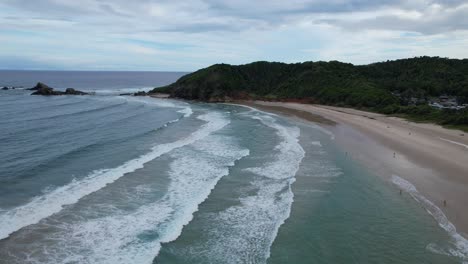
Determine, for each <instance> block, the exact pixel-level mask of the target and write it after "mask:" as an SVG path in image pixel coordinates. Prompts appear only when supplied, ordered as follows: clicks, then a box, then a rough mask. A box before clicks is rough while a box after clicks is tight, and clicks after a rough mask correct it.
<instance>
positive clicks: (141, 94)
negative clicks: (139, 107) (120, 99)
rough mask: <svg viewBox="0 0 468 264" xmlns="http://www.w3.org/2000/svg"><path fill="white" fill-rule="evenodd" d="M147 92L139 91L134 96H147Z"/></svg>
mask: <svg viewBox="0 0 468 264" xmlns="http://www.w3.org/2000/svg"><path fill="white" fill-rule="evenodd" d="M145 95H146V92H145V91H139V92H136V93H134V94H133V96H145Z"/></svg>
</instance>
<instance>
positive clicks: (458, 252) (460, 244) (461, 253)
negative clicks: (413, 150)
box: [391, 175, 468, 261]
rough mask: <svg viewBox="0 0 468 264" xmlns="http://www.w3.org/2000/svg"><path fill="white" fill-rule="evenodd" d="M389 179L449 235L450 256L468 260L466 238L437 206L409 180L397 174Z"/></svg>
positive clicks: (467, 242)
mask: <svg viewBox="0 0 468 264" xmlns="http://www.w3.org/2000/svg"><path fill="white" fill-rule="evenodd" d="M391 181H392V182H393V183H394V184H395V185H397V186H398V187H400V188H401V189H402V190H404V191H406V192H407V193H409V194H410V195H411V197H413V199H414V200H416V201H417V202H419V203H420V204H422V205H423V207H424V208H425V209H426V211H427V212H428V213H429V214H430V215H432V217H434V219H435V220H436V221H437V223H438V224H439V226H440V227H441V228H442V229H444V230H445V231H446V232H447V233H448V234H449V235H450V237H451V238H452V239H453V244H454V246H455V249H450V250H449V253H450V254H451V255H452V256H455V257H459V258H461V259H463V261H468V240H467V239H466V238H464V237H463V236H462V235H460V234H459V233H458V232H457V229H456V228H455V226H454V225H453V224H452V223H451V222H450V221H449V220H448V219H447V216H445V214H444V212H442V210H441V209H440V208H439V207H437V206H436V205H435V204H434V203H432V202H431V201H429V200H428V199H427V198H426V197H424V196H423V195H422V194H420V193H419V192H418V190H417V189H416V187H415V186H414V185H413V184H411V183H410V182H409V181H407V180H405V179H403V178H401V177H399V176H397V175H392V178H391Z"/></svg>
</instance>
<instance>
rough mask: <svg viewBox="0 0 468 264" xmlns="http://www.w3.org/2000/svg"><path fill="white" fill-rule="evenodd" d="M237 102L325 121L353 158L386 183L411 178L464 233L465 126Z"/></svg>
mask: <svg viewBox="0 0 468 264" xmlns="http://www.w3.org/2000/svg"><path fill="white" fill-rule="evenodd" d="M236 103H237V104H240V105H245V106H250V107H255V108H258V109H260V110H264V111H268V112H273V113H277V114H282V115H286V116H289V117H296V118H300V119H303V120H305V121H309V122H313V123H316V124H318V125H321V126H323V127H325V128H326V129H328V130H330V131H331V132H332V133H333V134H334V138H335V139H334V140H335V141H336V143H337V144H338V145H340V146H341V147H343V149H344V150H346V151H347V152H348V153H349V155H350V156H351V157H352V158H353V159H355V160H356V161H357V162H359V163H361V164H362V165H364V166H365V167H367V168H368V169H369V170H370V171H372V172H374V173H375V174H376V175H378V176H381V177H383V178H384V179H385V180H386V181H388V182H389V183H392V178H393V177H394V175H395V176H398V177H401V178H403V179H404V180H407V181H409V182H410V183H412V184H413V185H414V186H415V187H416V188H417V190H418V191H419V193H421V195H423V196H424V197H426V198H427V199H429V200H430V201H431V202H432V203H434V204H435V205H436V206H437V207H439V208H440V209H441V210H442V211H443V213H444V214H445V215H446V216H447V218H448V220H449V221H450V222H452V223H453V224H454V225H455V226H456V227H457V230H458V233H460V234H462V235H463V236H464V237H465V238H466V237H467V236H468V235H467V234H468V211H467V210H466V204H467V203H468V196H467V195H466V194H467V190H468V176H467V175H466V174H467V172H468V135H465V134H464V132H462V131H458V130H451V129H446V128H443V127H440V126H438V125H433V124H422V123H413V122H410V121H407V120H403V119H401V118H396V117H389V116H385V115H382V114H377V113H370V112H364V111H360V110H355V109H349V108H339V107H331V106H321V105H309V104H299V103H286V102H264V101H238V102H236ZM392 184H394V183H392ZM394 186H395V190H398V188H399V187H398V186H396V185H394ZM403 192H404V194H410V193H406V191H405V190H403ZM444 201H445V202H444ZM426 210H427V208H426ZM439 225H440V223H439Z"/></svg>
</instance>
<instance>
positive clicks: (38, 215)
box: [0, 112, 229, 239]
mask: <svg viewBox="0 0 468 264" xmlns="http://www.w3.org/2000/svg"><path fill="white" fill-rule="evenodd" d="M198 118H199V119H201V120H203V121H206V122H207V123H206V124H204V125H202V126H201V128H200V129H199V130H197V131H195V132H193V133H192V134H191V135H190V136H188V137H186V138H183V139H180V140H178V141H175V142H171V143H165V144H160V145H157V146H154V147H153V148H152V150H151V151H150V152H149V153H146V154H144V155H142V156H140V157H138V158H135V159H133V160H129V161H127V162H125V163H124V164H122V165H120V166H118V167H116V168H112V169H103V170H97V171H94V172H92V173H91V174H90V175H88V176H87V177H85V178H84V179H81V180H73V181H72V182H71V183H69V184H67V185H65V186H62V187H58V188H56V189H54V190H52V191H49V192H47V193H45V194H44V195H42V196H38V197H35V198H33V199H32V200H31V201H30V202H29V203H27V204H25V205H22V206H19V207H16V208H13V209H11V210H8V211H6V212H3V213H1V214H0V223H1V225H0V239H4V238H6V237H8V236H9V235H10V234H11V233H13V232H15V231H17V230H19V229H21V228H23V227H25V226H28V225H32V224H35V223H38V222H39V221H40V220H41V219H43V218H46V217H48V216H51V215H53V214H55V213H57V212H59V211H61V210H62V208H63V206H65V205H70V204H74V203H76V202H77V201H78V200H80V199H81V198H82V197H84V196H86V195H89V194H91V193H93V192H96V191H98V190H100V189H102V188H104V187H105V186H106V185H108V184H110V183H112V182H114V181H116V180H117V179H119V178H121V177H122V176H124V175H125V174H126V173H130V172H133V171H135V170H137V169H140V168H142V167H143V166H144V164H145V163H147V162H149V161H151V160H154V159H156V158H158V157H159V156H161V155H163V154H166V153H168V152H170V151H172V150H174V149H177V148H180V147H183V146H186V145H189V144H192V143H194V142H196V141H197V140H200V139H202V138H204V137H206V136H208V135H209V134H211V133H212V132H214V131H217V130H219V129H221V128H223V127H224V126H226V125H227V124H228V123H229V121H228V120H226V119H225V118H223V117H222V115H221V114H219V113H216V112H212V113H208V114H205V115H201V116H198Z"/></svg>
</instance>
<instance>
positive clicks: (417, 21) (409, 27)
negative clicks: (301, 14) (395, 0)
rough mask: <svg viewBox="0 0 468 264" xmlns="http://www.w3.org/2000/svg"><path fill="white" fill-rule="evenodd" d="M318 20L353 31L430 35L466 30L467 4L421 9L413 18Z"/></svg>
mask: <svg viewBox="0 0 468 264" xmlns="http://www.w3.org/2000/svg"><path fill="white" fill-rule="evenodd" d="M319 22H321V23H326V24H330V25H335V26H339V27H342V28H345V29H347V30H353V31H356V30H362V29H377V30H378V29H385V30H398V31H412V32H419V33H421V34H427V35H431V34H438V33H447V32H452V31H456V30H468V5H464V6H451V7H447V6H445V7H442V9H441V10H440V11H439V12H437V13H435V14H432V13H429V12H427V11H426V12H424V11H423V12H422V15H421V17H418V18H414V19H410V18H404V17H401V16H398V15H382V16H377V17H375V18H372V19H362V20H359V21H347V20H345V19H344V20H340V19H328V20H327V19H323V20H320V21H319Z"/></svg>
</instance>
